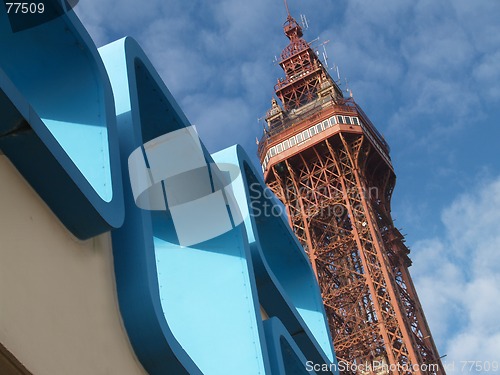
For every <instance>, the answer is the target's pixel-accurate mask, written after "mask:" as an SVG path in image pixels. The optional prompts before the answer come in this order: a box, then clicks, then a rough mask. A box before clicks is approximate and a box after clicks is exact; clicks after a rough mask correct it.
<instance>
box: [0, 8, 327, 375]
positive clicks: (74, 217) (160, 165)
mask: <svg viewBox="0 0 500 375" xmlns="http://www.w3.org/2000/svg"><path fill="white" fill-rule="evenodd" d="M47 4H49V5H51V7H49V8H50V9H51V12H52V13H50V14H47V15H46V17H45V18H43V17H42V18H37V19H31V20H28V19H25V20H23V19H21V18H15V17H12V16H11V15H7V14H5V13H3V12H2V13H0V48H1V49H2V50H6V49H7V48H9V49H10V51H11V52H12V53H10V54H8V55H6V54H2V56H0V110H1V111H2V118H1V119H0V150H2V151H3V152H4V153H5V154H6V155H7V156H8V157H9V158H10V160H11V161H12V162H13V163H14V165H15V166H16V168H17V169H18V170H19V171H20V172H21V173H22V175H23V176H24V177H25V178H26V179H27V180H28V181H29V182H30V183H31V185H32V186H33V187H34V189H35V190H36V191H37V192H38V193H39V194H40V196H41V197H42V198H43V199H44V200H45V201H46V202H47V204H48V205H49V207H50V208H51V209H52V210H53V211H54V212H55V213H56V214H57V216H58V217H59V218H60V219H61V221H62V222H63V223H64V224H65V225H66V226H67V228H68V229H70V230H71V231H72V232H73V233H74V234H75V235H76V236H78V237H80V238H89V237H92V236H95V235H97V234H100V233H103V232H106V231H109V230H111V237H112V244H113V254H114V262H115V273H116V283H117V290H118V297H119V304H120V311H121V313H122V316H123V320H124V323H125V327H126V330H127V333H128V335H129V337H130V341H131V343H132V346H133V348H134V350H135V352H136V354H137V357H138V358H139V360H140V362H141V363H142V365H143V366H144V368H145V369H146V370H147V371H148V372H149V373H150V374H152V375H156V374H158V375H160V374H214V375H222V374H228V375H229V374H241V375H245V374H247V375H256V374H280V375H281V374H309V373H314V372H311V371H312V370H308V369H307V368H306V362H310V363H321V364H323V363H330V364H336V362H335V361H336V359H335V354H334V351H333V348H332V344H331V342H332V341H331V338H330V336H329V331H328V327H327V323H326V318H325V314H324V310H323V304H322V302H321V296H320V293H319V287H318V285H317V283H316V279H315V277H314V274H313V272H312V269H311V266H310V264H309V262H308V260H307V257H306V256H305V253H304V251H303V249H302V247H301V246H300V244H299V242H298V241H297V239H296V238H295V236H294V235H293V233H292V232H291V230H290V228H289V226H288V224H287V221H286V218H285V217H284V215H283V214H282V213H279V212H278V211H276V210H274V211H273V209H276V208H279V207H281V206H280V204H279V202H278V201H277V199H276V198H275V197H274V196H273V195H272V193H270V192H269V191H268V190H267V188H266V187H265V185H264V183H263V181H262V178H261V177H260V174H259V173H257V172H256V170H255V169H254V168H253V166H252V165H251V162H250V161H249V158H248V157H247V156H246V154H245V153H244V151H243V150H242V149H241V148H240V147H236V146H235V147H232V148H229V149H227V150H224V151H221V152H219V153H217V154H214V155H210V154H209V153H208V152H207V150H206V149H205V147H204V146H203V143H202V142H201V141H200V140H199V139H198V138H197V135H196V133H195V132H194V131H193V130H192V129H191V127H189V122H188V120H187V119H186V117H185V115H184V114H183V112H182V111H181V109H180V108H179V106H178V105H177V103H176V101H175V99H174V98H173V97H172V95H171V94H170V92H169V91H168V89H167V87H166V86H165V84H164V83H163V81H162V80H161V79H160V77H159V75H158V73H157V72H156V70H155V69H154V67H153V66H152V64H151V62H150V61H149V59H148V58H147V56H146V55H145V54H144V52H143V51H142V49H141V48H140V47H139V45H138V44H137V43H136V42H135V41H134V40H133V39H131V38H124V39H121V40H118V41H116V42H114V43H111V44H109V45H107V46H104V47H102V48H100V49H99V52H97V50H96V48H95V46H94V45H93V44H92V42H91V41H90V38H89V36H88V34H87V32H86V31H85V29H84V28H83V26H82V25H81V24H80V23H79V21H78V19H77V18H76V17H75V15H74V13H73V12H72V11H68V9H67V8H65V7H66V5H65V4H64V3H63V2H58V1H54V0H52V1H48V2H47ZM177 136H179V137H182V136H186V137H187V138H186V140H185V142H186V143H182V145H184V144H186V145H191V146H193V147H194V148H192V149H191V148H190V149H189V150H190V151H189V152H186V150H184V149H183V146H179V144H175V143H170V144H169V143H165V142H166V141H167V140H169V139H170V141H171V140H172V139H173V140H177V139H180V138H175V137H177ZM190 142H191V143H190ZM195 146H196V147H198V148H199V150H197V152H198V154H197V155H194V154H193V153H192V152H191V150H196V147H195ZM193 152H194V151H193ZM131 155H132V156H131ZM195 157H196V158H197V163H194V164H193V165H196V167H195V169H196V171H195V172H193V171H192V170H183V169H182V168H177V167H178V165H179V163H180V161H183V162H184V161H186V158H187V159H190V158H195ZM134 163H135V164H137V165H139V166H140V167H141V168H142V169H140V168H139V169H136V168H135V167H134V165H135V164H134ZM187 164H189V163H187ZM173 170H174V171H175V170H179V171H180V172H179V173H177V174H175V173H174V174H173V175H172V176H173V177H175V178H172V176H165V177H164V178H163V177H162V174H161V173H158V171H160V172H166V171H170V172H171V171H173ZM170 172H169V173H170ZM181 172H182V173H181ZM174 175H175V176H174ZM193 176H195V177H196V181H201V183H200V186H198V183H197V182H196V183H194V184H192V185H195V186H190V185H189V181H194V180H190V179H191V178H195V177H193ZM167 177H168V178H167ZM137 179H138V181H139V182H138V184H139V185H140V187H141V189H139V190H140V192H141V193H143V192H144V191H148V190H151V189H152V190H154V194H152V195H150V196H149V195H147V194H146V195H143V196H141V199H143V198H144V199H146V200H147V199H156V200H157V201H161V202H160V204H159V207H160V208H161V209H157V208H154V207H156V206H155V205H149V206H148V205H143V204H139V203H138V200H137V199H136V198H137V197H136V196H135V195H134V185H133V183H134V180H135V181H136V182H137ZM141 179H147V180H148V181H147V182H145V181H143V180H141ZM131 182H132V184H131ZM203 184H205V185H204V186H201V185H203ZM142 188H144V189H142ZM191 193H193V194H194V195H192V196H190V195H189V194H191ZM203 194H206V195H205V196H204V195H203ZM207 197H209V198H207ZM142 203H144V202H142ZM156 203H158V202H156ZM140 207H142V208H140ZM148 207H150V208H151V209H144V208H148ZM179 212H181V213H182V215H181V216H179V215H178V214H179ZM179 217H181V219H182V220H183V222H182V223H179ZM222 221H223V222H224V225H222ZM186 223H187V230H186ZM180 224H182V225H180ZM203 226H206V227H210V230H207V231H203V230H204V229H205V228H203ZM221 228H222V229H221ZM181 229H182V231H181ZM201 232H203V233H202V234H203V235H200V233H201ZM333 368H335V366H333Z"/></svg>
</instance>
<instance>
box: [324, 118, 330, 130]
mask: <svg viewBox="0 0 500 375" xmlns="http://www.w3.org/2000/svg"><path fill="white" fill-rule="evenodd" d="M329 127H330V121H328V120H325V121H323V130H325V129H326V128H329Z"/></svg>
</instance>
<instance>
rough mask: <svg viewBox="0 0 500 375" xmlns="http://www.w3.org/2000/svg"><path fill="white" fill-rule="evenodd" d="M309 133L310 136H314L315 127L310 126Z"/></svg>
mask: <svg viewBox="0 0 500 375" xmlns="http://www.w3.org/2000/svg"><path fill="white" fill-rule="evenodd" d="M309 132H310V133H311V136H313V135H316V133H317V132H316V127H315V126H311V127H310V128H309Z"/></svg>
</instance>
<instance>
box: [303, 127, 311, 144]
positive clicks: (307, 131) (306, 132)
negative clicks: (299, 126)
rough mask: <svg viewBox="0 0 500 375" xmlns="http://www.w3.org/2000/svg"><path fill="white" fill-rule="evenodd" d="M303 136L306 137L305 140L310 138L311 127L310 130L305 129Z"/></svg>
mask: <svg viewBox="0 0 500 375" xmlns="http://www.w3.org/2000/svg"><path fill="white" fill-rule="evenodd" d="M302 136H303V137H304V141H305V140H306V139H309V137H310V135H309V129H308V130H304V131H303V132H302Z"/></svg>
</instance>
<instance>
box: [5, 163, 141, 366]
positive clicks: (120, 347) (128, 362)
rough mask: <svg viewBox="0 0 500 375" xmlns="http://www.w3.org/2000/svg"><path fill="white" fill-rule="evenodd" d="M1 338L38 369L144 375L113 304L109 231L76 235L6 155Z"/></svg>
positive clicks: (10, 349) (15, 352)
mask: <svg viewBox="0 0 500 375" xmlns="http://www.w3.org/2000/svg"><path fill="white" fill-rule="evenodd" d="M54 188H57V187H56V186H54ZM61 194H63V192H61ZM0 342H1V343H2V344H3V345H5V347H6V348H7V349H8V350H9V351H10V352H12V353H13V354H14V355H15V356H16V357H17V358H18V359H19V361H21V362H22V363H23V364H24V365H25V366H26V367H27V368H28V370H30V371H31V372H33V373H34V374H36V375H100V374H106V375H112V374H117V375H118V374H119V375H128V374H146V372H145V371H144V370H143V368H142V367H141V365H140V364H139V362H138V361H137V359H136V357H135V355H134V353H133V351H132V348H131V346H130V343H129V341H128V338H127V335H126V332H125V329H124V326H123V323H122V320H121V316H120V312H119V309H118V302H117V296H116V288H115V278H114V271H113V259H112V251H111V241H110V235H109V234H104V235H101V236H99V237H96V238H93V239H91V240H88V241H79V240H78V239H76V238H75V237H74V236H73V235H71V233H69V231H68V230H66V228H64V226H63V225H62V224H61V223H60V222H59V220H58V219H57V218H56V217H55V216H54V214H53V213H52V212H51V211H50V209H49V208H48V207H47V206H46V205H45V203H44V202H43V201H42V200H41V199H40V197H39V196H38V195H37V194H36V193H35V192H34V190H33V189H32V188H31V187H30V186H29V185H28V184H27V182H26V181H25V180H24V179H23V177H22V176H21V175H20V174H19V173H18V172H17V170H16V169H15V168H14V167H13V166H12V164H11V163H10V162H9V160H8V159H7V158H6V157H5V156H3V155H0Z"/></svg>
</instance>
